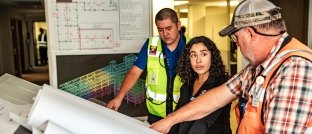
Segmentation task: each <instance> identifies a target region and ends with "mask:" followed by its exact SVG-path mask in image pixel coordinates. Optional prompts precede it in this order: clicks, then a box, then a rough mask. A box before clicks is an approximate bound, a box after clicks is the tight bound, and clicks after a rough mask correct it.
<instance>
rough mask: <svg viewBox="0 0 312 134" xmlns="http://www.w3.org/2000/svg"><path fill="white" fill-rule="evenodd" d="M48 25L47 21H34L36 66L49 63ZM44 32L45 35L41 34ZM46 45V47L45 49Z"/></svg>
mask: <svg viewBox="0 0 312 134" xmlns="http://www.w3.org/2000/svg"><path fill="white" fill-rule="evenodd" d="M46 29H47V26H46V22H45V21H35V22H33V33H34V34H33V37H34V39H33V42H34V53H35V54H34V56H35V57H34V58H35V65H36V66H44V65H47V45H48V44H47V35H46V33H47V31H46ZM42 34H43V36H41V35H42ZM44 47H45V49H44Z"/></svg>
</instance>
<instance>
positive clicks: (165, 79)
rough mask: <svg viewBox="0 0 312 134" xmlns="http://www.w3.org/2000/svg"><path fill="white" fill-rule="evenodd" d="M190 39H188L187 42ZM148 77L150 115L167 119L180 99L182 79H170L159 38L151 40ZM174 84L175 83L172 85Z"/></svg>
mask: <svg viewBox="0 0 312 134" xmlns="http://www.w3.org/2000/svg"><path fill="white" fill-rule="evenodd" d="M188 41H189V38H187V37H186V42H188ZM147 48H148V60H147V76H146V87H147V91H146V105H147V109H148V111H149V113H151V114H153V115H156V116H159V117H166V115H167V114H169V113H170V112H172V111H173V110H174V109H175V107H176V104H177V103H178V100H179V98H180V87H181V86H182V82H181V78H180V77H179V76H173V78H172V79H170V78H169V74H167V72H166V65H165V64H166V62H165V60H164V57H165V56H164V54H163V50H164V49H163V48H162V44H161V40H160V38H159V37H158V36H155V37H151V38H149V42H148V47H147ZM172 82H173V83H172Z"/></svg>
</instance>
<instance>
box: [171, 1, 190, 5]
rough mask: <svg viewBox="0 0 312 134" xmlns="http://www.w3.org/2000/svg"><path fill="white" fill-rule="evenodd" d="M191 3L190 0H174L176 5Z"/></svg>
mask: <svg viewBox="0 0 312 134" xmlns="http://www.w3.org/2000/svg"><path fill="white" fill-rule="evenodd" d="M187 3H189V2H188V1H174V6H179V5H183V4H187Z"/></svg>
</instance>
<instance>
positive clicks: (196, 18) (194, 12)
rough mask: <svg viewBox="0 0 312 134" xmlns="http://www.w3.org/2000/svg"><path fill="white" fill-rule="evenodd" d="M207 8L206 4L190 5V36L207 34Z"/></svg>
mask: <svg viewBox="0 0 312 134" xmlns="http://www.w3.org/2000/svg"><path fill="white" fill-rule="evenodd" d="M205 16H206V8H205V6H204V5H190V6H189V13H188V20H189V23H188V27H189V36H190V37H195V36H200V35H205V30H204V29H205Z"/></svg>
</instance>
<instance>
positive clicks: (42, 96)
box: [27, 85, 158, 134]
mask: <svg viewBox="0 0 312 134" xmlns="http://www.w3.org/2000/svg"><path fill="white" fill-rule="evenodd" d="M48 121H52V122H53V123H55V124H57V125H58V126H60V127H62V128H64V129H66V130H68V131H70V133H75V134H86V133H93V134H96V133H101V134H103V133H105V134H157V133H158V132H156V131H155V130H152V129H150V128H149V127H148V125H147V124H146V123H143V122H141V121H138V120H136V119H134V118H131V117H129V116H127V115H124V114H121V113H118V112H116V111H113V110H111V109H108V108H106V107H103V106H100V105H97V104H95V103H93V102H90V101H88V100H85V99H82V98H79V97H77V96H74V95H72V94H70V93H67V92H64V91H62V90H59V89H55V88H53V87H51V86H49V85H43V87H42V89H41V90H40V91H39V93H38V95H37V97H36V100H35V102H34V104H33V106H32V108H31V111H30V113H29V116H28V120H27V123H28V124H29V125H31V126H32V127H35V128H39V127H40V126H42V124H44V123H46V122H48ZM39 129H40V128H39ZM42 131H44V130H42Z"/></svg>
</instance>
